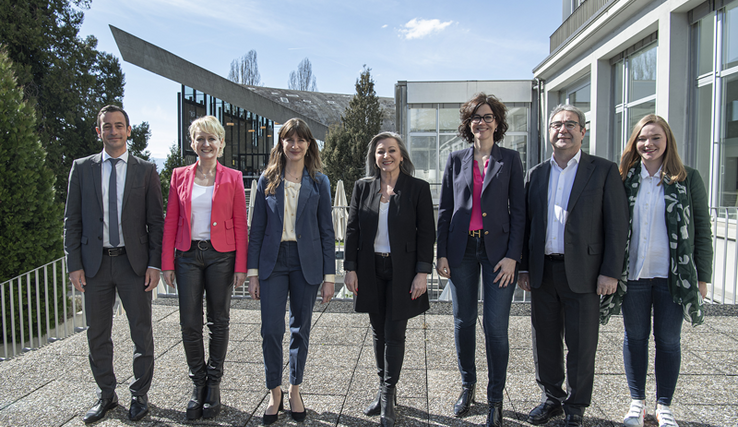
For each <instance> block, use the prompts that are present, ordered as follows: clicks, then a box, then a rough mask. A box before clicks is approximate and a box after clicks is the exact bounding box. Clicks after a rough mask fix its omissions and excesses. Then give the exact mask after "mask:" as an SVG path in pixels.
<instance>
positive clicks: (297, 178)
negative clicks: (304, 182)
mask: <svg viewBox="0 0 738 427" xmlns="http://www.w3.org/2000/svg"><path fill="white" fill-rule="evenodd" d="M285 176H286V177H287V179H288V180H289V181H292V182H300V179H301V178H302V176H298V175H292V174H291V173H289V172H287V171H285Z"/></svg>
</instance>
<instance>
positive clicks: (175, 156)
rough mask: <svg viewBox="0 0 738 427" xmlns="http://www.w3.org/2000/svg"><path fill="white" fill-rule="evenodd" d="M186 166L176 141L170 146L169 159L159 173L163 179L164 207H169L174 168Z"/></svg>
mask: <svg viewBox="0 0 738 427" xmlns="http://www.w3.org/2000/svg"><path fill="white" fill-rule="evenodd" d="M180 166H185V161H184V157H182V154H181V153H180V152H179V146H178V145H177V144H176V143H175V144H172V146H171V147H169V154H168V155H167V160H166V161H165V162H164V169H162V171H161V173H159V180H160V181H161V195H162V196H163V197H164V209H166V208H167V200H168V199H169V184H170V182H171V180H172V171H174V168H178V167H180Z"/></svg>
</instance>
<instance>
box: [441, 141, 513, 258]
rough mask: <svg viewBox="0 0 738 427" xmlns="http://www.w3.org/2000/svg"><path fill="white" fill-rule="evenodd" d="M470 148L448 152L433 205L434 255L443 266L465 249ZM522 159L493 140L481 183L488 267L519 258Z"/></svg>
mask: <svg viewBox="0 0 738 427" xmlns="http://www.w3.org/2000/svg"><path fill="white" fill-rule="evenodd" d="M473 168H474V147H469V148H467V149H464V150H459V151H454V152H453V153H451V154H449V156H448V160H447V161H446V171H445V172H444V174H443V181H442V183H441V201H440V203H439V206H438V248H437V253H438V257H439V258H441V257H445V258H447V259H448V265H449V267H452V268H453V267H456V266H458V265H459V264H461V260H462V259H463V258H464V252H466V242H467V239H468V238H469V223H470V222H471V212H472V195H473V192H472V191H473V189H474V175H473V172H474V170H473ZM523 182H524V176H523V163H522V162H521V161H520V155H519V154H518V152H517V151H514V150H510V149H507V148H502V147H500V146H498V145H497V144H495V145H494V146H493V147H492V151H491V153H490V157H489V164H488V165H487V171H486V173H485V176H484V184H483V186H482V196H481V202H482V222H483V224H484V228H483V230H484V231H483V233H484V247H485V249H486V251H487V258H488V259H489V262H490V263H492V265H495V264H497V263H498V262H499V261H500V260H501V259H502V258H505V257H507V258H511V259H514V260H515V261H518V262H520V260H521V255H522V252H523V238H524V234H525V187H524V184H523Z"/></svg>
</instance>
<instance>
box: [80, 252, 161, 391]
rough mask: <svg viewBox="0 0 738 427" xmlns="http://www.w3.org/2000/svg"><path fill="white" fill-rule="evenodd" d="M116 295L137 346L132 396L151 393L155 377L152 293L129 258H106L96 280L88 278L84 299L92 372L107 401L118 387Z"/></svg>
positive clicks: (134, 351)
mask: <svg viewBox="0 0 738 427" xmlns="http://www.w3.org/2000/svg"><path fill="white" fill-rule="evenodd" d="M116 291H117V292H118V295H119V296H120V300H121V302H122V303H123V308H124V309H125V310H126V316H127V318H128V326H129V328H130V332H131V339H132V340H133V346H134V350H133V379H132V380H131V383H130V385H129V389H130V390H131V395H133V396H143V395H145V394H146V393H148V391H149V387H151V378H152V377H153V375H154V336H153V333H152V330H151V292H146V291H145V287H144V277H143V276H138V275H137V274H136V273H135V272H134V271H133V268H131V264H130V263H129V262H128V257H127V256H126V255H120V256H115V257H111V256H107V255H103V257H102V262H101V265H100V269H99V270H98V272H97V274H96V275H95V277H87V286H85V294H84V297H85V314H86V317H87V325H88V328H87V343H88V344H89V346H90V356H89V358H90V368H91V369H92V375H93V376H94V377H95V382H96V383H97V386H98V392H97V394H98V397H101V398H105V399H109V398H111V397H113V395H114V394H115V386H116V385H117V381H116V379H115V373H114V372H113V340H112V338H111V332H112V328H113V306H114V305H115V292H116Z"/></svg>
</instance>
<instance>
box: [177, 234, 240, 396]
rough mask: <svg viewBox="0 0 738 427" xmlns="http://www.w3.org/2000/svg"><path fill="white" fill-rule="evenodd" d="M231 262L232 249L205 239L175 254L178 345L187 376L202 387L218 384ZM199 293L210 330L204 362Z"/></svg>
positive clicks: (230, 288) (224, 346)
mask: <svg viewBox="0 0 738 427" xmlns="http://www.w3.org/2000/svg"><path fill="white" fill-rule="evenodd" d="M235 262H236V253H235V252H218V251H216V250H215V249H213V247H212V246H211V245H210V242H209V241H199V242H196V241H193V242H192V246H190V250H189V251H187V252H182V251H176V253H175V262H174V271H175V274H176V276H177V289H178V291H179V324H180V326H181V327H182V344H183V345H184V350H185V357H186V358H187V365H188V366H189V368H190V378H191V379H192V382H193V383H195V385H196V386H203V385H205V383H206V382H208V383H211V384H218V383H220V379H221V377H222V376H223V361H224V360H225V355H226V352H227V351H228V331H229V322H230V310H231V293H232V292H233V269H234V267H235ZM203 293H204V294H205V299H206V303H207V325H208V329H209V330H210V334H209V337H210V351H209V353H210V359H209V360H208V362H207V364H206V363H205V349H204V346H203V339H202V320H203V319H202V297H203Z"/></svg>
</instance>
